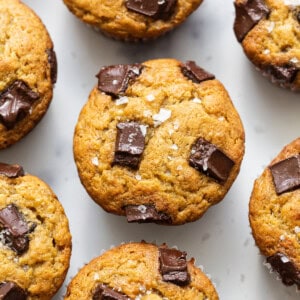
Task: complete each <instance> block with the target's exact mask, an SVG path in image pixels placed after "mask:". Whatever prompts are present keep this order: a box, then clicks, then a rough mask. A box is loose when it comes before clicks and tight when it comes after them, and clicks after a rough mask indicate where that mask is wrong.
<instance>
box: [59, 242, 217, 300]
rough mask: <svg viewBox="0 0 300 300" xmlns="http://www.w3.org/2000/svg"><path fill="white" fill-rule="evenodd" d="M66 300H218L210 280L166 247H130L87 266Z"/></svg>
mask: <svg viewBox="0 0 300 300" xmlns="http://www.w3.org/2000/svg"><path fill="white" fill-rule="evenodd" d="M64 299H65V300H72V299H74V300H75V299H76V300H77V299H81V300H84V299H93V300H96V299H112V300H130V299H140V300H163V299H173V300H177V299H178V300H195V299H199V300H200V299H201V300H204V299H210V300H217V299H219V298H218V295H217V292H216V290H215V288H214V286H213V285H212V283H211V282H210V280H209V279H208V278H207V277H206V276H205V275H204V274H203V273H202V272H201V271H200V270H199V269H198V268H196V267H195V266H194V259H191V260H190V261H186V253H185V252H181V251H179V250H177V249H174V248H168V247H167V246H166V245H162V246H160V247H157V246H155V245H152V244H147V243H130V244H124V245H121V246H119V247H116V248H113V249H111V250H109V251H107V252H105V253H104V254H103V255H101V256H99V257H97V258H95V259H93V260H92V261H91V262H90V263H88V264H87V265H86V266H84V267H83V268H82V269H81V270H80V271H79V273H78V274H77V275H76V276H75V277H74V278H73V280H72V281H71V283H70V284H69V286H68V290H67V293H66V296H65V298H64Z"/></svg>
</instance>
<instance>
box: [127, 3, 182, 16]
mask: <svg viewBox="0 0 300 300" xmlns="http://www.w3.org/2000/svg"><path fill="white" fill-rule="evenodd" d="M176 4H177V0H126V2H125V6H126V7H127V9H128V10H131V11H134V12H136V13H139V14H142V15H144V16H147V17H151V18H153V19H156V20H157V19H162V20H167V19H169V18H170V17H171V16H172V14H173V12H174V10H175V7H176Z"/></svg>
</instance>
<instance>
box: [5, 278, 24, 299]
mask: <svg viewBox="0 0 300 300" xmlns="http://www.w3.org/2000/svg"><path fill="white" fill-rule="evenodd" d="M26 298H27V295H26V292H25V291H24V290H23V289H22V288H21V287H19V286H18V285H17V284H16V283H14V282H10V281H8V282H1V283H0V299H1V300H26Z"/></svg>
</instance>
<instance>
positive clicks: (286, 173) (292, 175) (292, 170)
mask: <svg viewBox="0 0 300 300" xmlns="http://www.w3.org/2000/svg"><path fill="white" fill-rule="evenodd" d="M269 168H270V170H271V173H272V176H273V181H274V184H275V190H276V193H277V195H280V194H282V193H286V192H289V191H292V190H295V189H298V188H299V187H300V155H296V156H292V157H289V158H287V159H285V160H282V161H280V162H278V163H276V164H274V165H272V166H270V167H269Z"/></svg>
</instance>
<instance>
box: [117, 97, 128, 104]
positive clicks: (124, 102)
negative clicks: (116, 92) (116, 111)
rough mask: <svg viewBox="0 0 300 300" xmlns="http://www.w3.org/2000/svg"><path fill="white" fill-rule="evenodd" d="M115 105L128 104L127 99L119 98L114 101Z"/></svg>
mask: <svg viewBox="0 0 300 300" xmlns="http://www.w3.org/2000/svg"><path fill="white" fill-rule="evenodd" d="M115 103H116V105H122V104H126V103H128V98H127V97H121V98H119V99H117V100H116V101H115Z"/></svg>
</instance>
